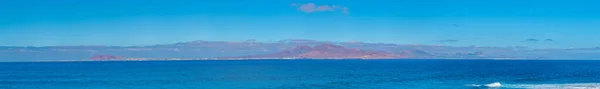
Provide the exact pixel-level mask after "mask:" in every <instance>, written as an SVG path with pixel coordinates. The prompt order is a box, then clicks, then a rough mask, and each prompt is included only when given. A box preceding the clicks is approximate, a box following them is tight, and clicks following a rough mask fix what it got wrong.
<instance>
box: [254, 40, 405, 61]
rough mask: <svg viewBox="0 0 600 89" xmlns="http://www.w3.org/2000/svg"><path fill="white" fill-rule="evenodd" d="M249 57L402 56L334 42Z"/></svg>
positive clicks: (369, 57) (373, 57) (372, 57)
mask: <svg viewBox="0 0 600 89" xmlns="http://www.w3.org/2000/svg"><path fill="white" fill-rule="evenodd" d="M246 57H247V58H364V59H375V58H402V56H394V55H393V54H391V53H387V52H384V51H371V50H361V49H352V48H345V47H342V46H338V45H334V44H321V45H318V46H315V47H310V46H297V47H296V48H293V49H288V50H284V51H281V52H277V53H271V54H264V55H254V56H246Z"/></svg>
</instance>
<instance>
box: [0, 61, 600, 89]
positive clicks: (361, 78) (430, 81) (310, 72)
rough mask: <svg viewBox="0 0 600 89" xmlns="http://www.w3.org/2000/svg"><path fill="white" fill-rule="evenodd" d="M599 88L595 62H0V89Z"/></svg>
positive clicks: (599, 63)
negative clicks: (480, 86)
mask: <svg viewBox="0 0 600 89" xmlns="http://www.w3.org/2000/svg"><path fill="white" fill-rule="evenodd" d="M493 82H500V83H502V86H501V87H500V88H544V89H549V88H600V84H599V83H600V61H591V60H579V61H559V60H521V61H516V60H246V61H243V60H238V61H97V62H6V63H0V89H107V88H109V89H113V88H117V89H160V88H166V89H190V88H192V89H247V88H261V89H264V88H266V89H272V88H276V89H277V88H279V89H307V88H311V89H314V88H317V89H319V88H320V89H335V88H353V89H354V88H387V89H390V88H391V89H394V88H397V89H407V88H408V89H413V88H421V89H422V88H426V89H427V88H436V89H444V88H446V89H473V88H477V87H473V85H477V84H488V83H493Z"/></svg>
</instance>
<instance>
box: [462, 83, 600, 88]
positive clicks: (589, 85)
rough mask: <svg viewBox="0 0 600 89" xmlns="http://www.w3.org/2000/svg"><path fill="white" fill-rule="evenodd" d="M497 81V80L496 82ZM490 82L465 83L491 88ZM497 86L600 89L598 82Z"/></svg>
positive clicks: (504, 85)
mask: <svg viewBox="0 0 600 89" xmlns="http://www.w3.org/2000/svg"><path fill="white" fill-rule="evenodd" d="M496 83H498V82H496ZM498 84H499V83H498ZM489 85H494V83H491V84H467V85H465V86H470V87H487V88H493V87H490V86H489ZM498 87H499V88H518V89H600V83H568V84H502V85H501V86H498Z"/></svg>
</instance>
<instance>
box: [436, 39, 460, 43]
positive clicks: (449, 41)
mask: <svg viewBox="0 0 600 89" xmlns="http://www.w3.org/2000/svg"><path fill="white" fill-rule="evenodd" d="M458 41H459V40H454V39H447V40H437V42H441V43H454V42H458Z"/></svg>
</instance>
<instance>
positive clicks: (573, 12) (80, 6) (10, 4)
mask: <svg viewBox="0 0 600 89" xmlns="http://www.w3.org/2000/svg"><path fill="white" fill-rule="evenodd" d="M597 3H600V2H597V1H591V0H585V1H584V0H581V1H577V0H11V1H2V3H0V17H2V18H0V45H4V46H53V45H120V46H128V45H151V44H168V43H174V42H183V41H193V40H223V41H243V40H246V39H256V40H259V41H276V40H281V39H314V40H328V41H364V42H382V43H399V44H440V45H455V46H469V45H478V46H529V47H543V48H568V47H597V46H600V40H597V39H598V38H600V35H597V34H598V33H600V24H599V23H600V11H598V10H600V6H598V5H596V4H597ZM311 4H314V5H315V6H311ZM303 6H304V7H303ZM527 39H538V40H539V41H538V42H532V41H526V40H527ZM545 39H552V41H543V40H545ZM441 40H455V41H441Z"/></svg>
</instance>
